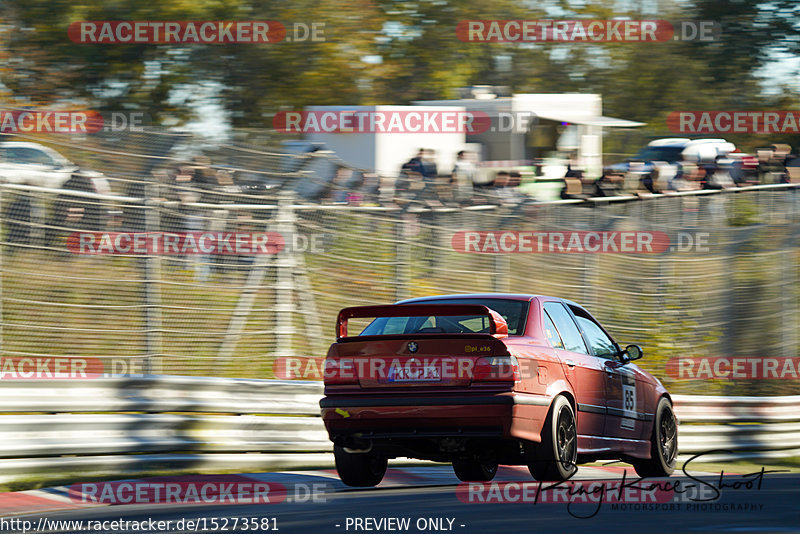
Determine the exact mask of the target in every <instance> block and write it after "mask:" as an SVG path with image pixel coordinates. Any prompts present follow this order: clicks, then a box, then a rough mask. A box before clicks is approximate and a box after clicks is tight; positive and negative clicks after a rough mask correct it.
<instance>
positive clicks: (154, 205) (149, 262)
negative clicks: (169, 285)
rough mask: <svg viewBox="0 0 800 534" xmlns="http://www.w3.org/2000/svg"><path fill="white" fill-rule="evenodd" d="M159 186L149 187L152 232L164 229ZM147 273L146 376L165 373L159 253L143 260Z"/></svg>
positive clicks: (147, 226)
mask: <svg viewBox="0 0 800 534" xmlns="http://www.w3.org/2000/svg"><path fill="white" fill-rule="evenodd" d="M157 188H158V185H157V184H155V183H149V184H147V185H146V186H145V198H144V209H145V214H144V217H145V229H146V231H147V232H148V233H150V232H158V231H160V230H161V228H160V226H161V222H160V217H159V212H158V210H159V202H158V201H157V200H156V197H157ZM142 263H143V271H144V304H145V307H144V313H145V317H144V319H145V359H144V365H143V369H142V371H143V372H144V374H148V375H153V374H161V369H162V361H161V355H162V353H163V350H162V337H161V258H160V257H159V255H158V254H148V255H147V256H145V257H144V258H142Z"/></svg>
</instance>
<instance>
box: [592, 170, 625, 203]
mask: <svg viewBox="0 0 800 534" xmlns="http://www.w3.org/2000/svg"><path fill="white" fill-rule="evenodd" d="M623 181H624V178H623V177H622V176H620V175H619V174H617V173H613V172H610V171H608V170H606V171H605V172H603V176H601V177H600V178H599V179H598V180H597V181H596V182H595V183H594V194H593V195H592V196H595V197H613V196H617V195H619V193H620V188H621V184H622V182H623Z"/></svg>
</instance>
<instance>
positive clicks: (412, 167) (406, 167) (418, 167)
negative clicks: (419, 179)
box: [400, 148, 425, 175]
mask: <svg viewBox="0 0 800 534" xmlns="http://www.w3.org/2000/svg"><path fill="white" fill-rule="evenodd" d="M423 156H425V149H424V148H420V149H419V150H418V151H417V155H416V156H414V157H413V158H411V159H410V160H408V161H407V162H405V163H404V164H403V166H402V167H401V168H400V172H415V173H417V174H419V175H422V174H423V173H422V171H423V168H422V167H423V165H422V158H423Z"/></svg>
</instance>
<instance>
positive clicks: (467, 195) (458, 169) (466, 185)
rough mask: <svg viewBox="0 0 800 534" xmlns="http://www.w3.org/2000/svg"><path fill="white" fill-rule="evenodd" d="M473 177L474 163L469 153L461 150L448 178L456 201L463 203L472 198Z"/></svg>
mask: <svg viewBox="0 0 800 534" xmlns="http://www.w3.org/2000/svg"><path fill="white" fill-rule="evenodd" d="M474 179H475V164H474V163H472V161H471V158H470V155H469V154H468V153H467V152H466V151H464V150H462V151H461V152H459V153H458V155H457V156H456V164H455V166H454V167H453V177H452V179H451V180H450V183H451V184H452V186H453V198H454V199H455V201H456V202H458V203H460V204H463V203H464V202H467V201H469V200H470V199H471V198H472V183H473V181H474Z"/></svg>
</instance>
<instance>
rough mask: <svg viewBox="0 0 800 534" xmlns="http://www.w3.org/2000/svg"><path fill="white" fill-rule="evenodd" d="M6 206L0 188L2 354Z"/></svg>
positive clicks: (2, 346) (1, 347) (0, 346)
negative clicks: (4, 218) (4, 215)
mask: <svg viewBox="0 0 800 534" xmlns="http://www.w3.org/2000/svg"><path fill="white" fill-rule="evenodd" d="M4 213H5V211H4V206H3V191H2V190H1V189H0V355H2V354H3V353H4V352H5V349H6V346H5V343H4V341H5V340H4V338H3V324H4V323H5V316H4V314H3V278H4V277H5V272H4V271H3V254H4V253H5V249H6V245H5V235H3V231H4V229H5V228H4V227H5V225H4V224H3V223H4V222H5V221H4V220H3V214H4Z"/></svg>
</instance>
